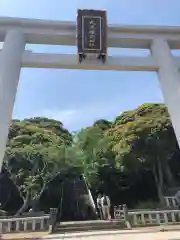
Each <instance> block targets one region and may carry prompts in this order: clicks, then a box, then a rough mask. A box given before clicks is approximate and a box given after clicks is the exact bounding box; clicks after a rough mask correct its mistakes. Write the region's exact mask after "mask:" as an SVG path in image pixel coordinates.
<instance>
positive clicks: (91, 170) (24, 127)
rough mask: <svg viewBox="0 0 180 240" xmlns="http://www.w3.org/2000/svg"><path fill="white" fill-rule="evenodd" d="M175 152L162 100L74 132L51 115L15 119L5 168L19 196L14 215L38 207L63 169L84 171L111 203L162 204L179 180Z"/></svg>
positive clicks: (90, 181) (172, 133)
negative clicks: (148, 202) (18, 203)
mask: <svg viewBox="0 0 180 240" xmlns="http://www.w3.org/2000/svg"><path fill="white" fill-rule="evenodd" d="M179 156H180V153H179V148H178V145H177V141H176V138H175V134H174V131H173V127H172V124H171V120H170V117H169V114H168V112H167V109H166V107H165V105H164V104H151V103H149V104H143V105H141V106H140V107H138V108H137V109H135V110H131V111H126V112H124V113H122V114H120V115H119V116H117V117H116V118H115V120H114V121H111V122H110V121H107V120H105V119H100V120H97V121H96V122H95V123H94V124H93V125H92V126H90V127H87V128H84V129H81V130H80V131H79V132H76V133H75V134H71V133H69V132H68V130H67V129H65V128H64V127H63V124H62V123H61V122H59V121H56V120H53V119H47V118H39V117H37V118H31V119H24V120H23V121H19V120H13V121H12V123H11V127H10V130H9V138H8V142H7V150H6V154H5V158H4V164H3V169H5V170H6V171H7V172H8V174H9V178H10V179H11V180H12V181H13V183H14V185H15V186H16V187H17V189H18V191H19V194H20V196H21V198H22V199H23V205H21V208H19V209H17V210H18V211H17V214H20V213H21V212H23V211H26V210H27V209H28V208H29V207H30V206H31V207H32V208H33V210H36V209H38V208H40V206H39V199H40V197H41V195H42V193H43V191H45V189H46V188H47V186H48V183H49V182H50V181H52V179H54V178H55V177H56V175H57V174H58V173H59V172H60V171H62V169H74V170H72V171H78V172H81V173H83V174H84V175H85V177H86V179H87V182H88V185H89V186H90V188H91V190H92V193H93V196H96V194H97V192H99V191H102V192H106V193H107V194H108V195H109V196H110V198H111V199H112V202H113V204H120V203H127V204H129V205H130V206H135V204H137V203H138V202H140V201H148V200H152V201H159V202H160V203H161V204H163V194H164V193H165V192H166V191H167V189H168V188H170V187H172V186H175V185H176V184H178V183H179V182H180V178H179V174H180V168H179V167H180V163H179ZM176 166H178V168H177V167H176ZM57 188H58V186H57ZM0 195H1V194H0ZM0 200H1V199H0ZM7 201H9V200H8V199H7V200H6V199H3V204H2V205H3V206H4V209H5V210H6V206H8V204H7Z"/></svg>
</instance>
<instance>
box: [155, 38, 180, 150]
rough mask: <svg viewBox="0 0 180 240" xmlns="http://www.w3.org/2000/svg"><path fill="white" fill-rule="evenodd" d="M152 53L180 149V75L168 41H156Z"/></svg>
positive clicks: (160, 39)
mask: <svg viewBox="0 0 180 240" xmlns="http://www.w3.org/2000/svg"><path fill="white" fill-rule="evenodd" d="M151 53H152V56H153V57H154V59H155V61H156V62H157V64H158V66H159V69H158V72H157V73H158V78H159V81H160V85H161V89H162V93H163V96H164V101H165V103H166V106H167V108H168V112H169V114H170V117H171V121H172V125H173V128H174V132H175V135H176V138H177V141H178V144H179V147H180V74H179V69H178V67H177V66H176V64H175V62H174V59H173V56H172V54H171V51H170V48H169V45H168V43H167V41H165V40H164V39H162V38H159V39H155V40H154V41H153V43H152V46H151Z"/></svg>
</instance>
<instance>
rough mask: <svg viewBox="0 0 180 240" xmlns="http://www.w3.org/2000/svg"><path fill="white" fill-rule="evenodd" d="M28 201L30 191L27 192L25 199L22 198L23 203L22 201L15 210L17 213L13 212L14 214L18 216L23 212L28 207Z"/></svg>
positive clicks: (29, 199)
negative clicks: (19, 206)
mask: <svg viewBox="0 0 180 240" xmlns="http://www.w3.org/2000/svg"><path fill="white" fill-rule="evenodd" d="M30 201H31V193H30V192H27V194H26V197H25V200H24V203H23V205H22V206H21V208H20V209H19V210H18V211H17V213H16V214H15V216H19V215H21V214H22V213H23V212H25V211H26V210H27V209H28V207H29V204H30Z"/></svg>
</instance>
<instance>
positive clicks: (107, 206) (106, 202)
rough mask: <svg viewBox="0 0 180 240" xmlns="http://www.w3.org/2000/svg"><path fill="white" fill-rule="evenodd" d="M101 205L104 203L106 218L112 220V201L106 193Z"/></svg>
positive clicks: (103, 208) (104, 215)
mask: <svg viewBox="0 0 180 240" xmlns="http://www.w3.org/2000/svg"><path fill="white" fill-rule="evenodd" d="M101 205H102V212H103V217H104V220H111V215H110V207H111V202H110V199H109V197H108V196H106V194H103V197H102V198H101Z"/></svg>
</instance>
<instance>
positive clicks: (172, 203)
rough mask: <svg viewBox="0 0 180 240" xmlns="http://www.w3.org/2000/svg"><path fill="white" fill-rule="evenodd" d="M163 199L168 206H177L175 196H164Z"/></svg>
mask: <svg viewBox="0 0 180 240" xmlns="http://www.w3.org/2000/svg"><path fill="white" fill-rule="evenodd" d="M164 200H165V204H166V206H167V207H168V208H178V204H177V201H176V198H175V197H170V196H166V197H164Z"/></svg>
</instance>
